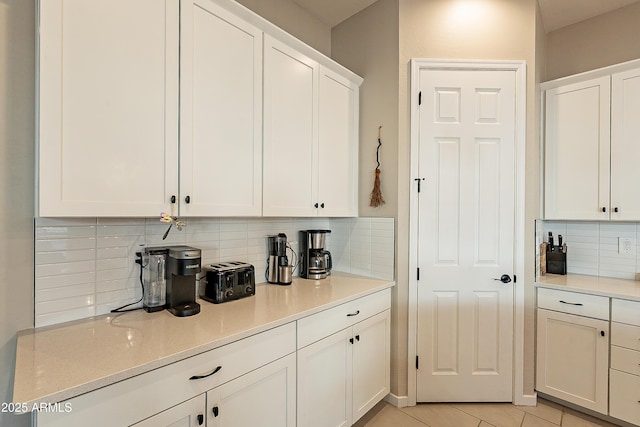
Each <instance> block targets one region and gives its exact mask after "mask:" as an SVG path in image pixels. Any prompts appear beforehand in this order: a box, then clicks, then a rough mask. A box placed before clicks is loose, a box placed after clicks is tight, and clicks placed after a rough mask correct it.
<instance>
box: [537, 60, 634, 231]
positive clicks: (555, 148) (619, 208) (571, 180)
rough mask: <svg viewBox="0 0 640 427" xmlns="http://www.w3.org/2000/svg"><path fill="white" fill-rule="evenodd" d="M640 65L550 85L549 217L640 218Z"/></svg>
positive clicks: (617, 67) (547, 132)
mask: <svg viewBox="0 0 640 427" xmlns="http://www.w3.org/2000/svg"><path fill="white" fill-rule="evenodd" d="M638 67H640V62H639V61H632V62H628V63H624V64H619V65H615V66H612V67H608V68H604V69H600V70H596V71H595V72H589V73H585V74H584V75H577V76H571V77H568V78H564V79H560V80H558V81H554V82H548V83H544V84H543V87H546V88H547V89H546V90H545V98H546V101H545V106H546V112H545V165H544V168H545V169H544V177H545V186H544V189H545V193H544V194H545V196H544V203H545V208H544V211H545V218H546V219H569V220H572V219H575V220H620V221H637V220H640V198H639V197H638V192H637V189H636V187H637V185H636V183H637V182H638V181H639V180H640V168H638V165H637V160H638V159H639V158H640V145H639V144H638V143H637V141H638V140H639V139H640V121H638V120H637V118H638V117H639V116H640V68H638Z"/></svg>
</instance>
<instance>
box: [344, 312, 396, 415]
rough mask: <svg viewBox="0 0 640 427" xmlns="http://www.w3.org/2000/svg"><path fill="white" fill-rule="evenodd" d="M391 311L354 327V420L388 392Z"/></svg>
mask: <svg viewBox="0 0 640 427" xmlns="http://www.w3.org/2000/svg"><path fill="white" fill-rule="evenodd" d="M389 313H390V311H389V310H385V311H384V312H382V313H379V314H376V315H375V316H373V317H370V318H368V319H366V320H363V321H362V322H360V323H358V324H356V325H354V327H353V336H354V344H353V422H356V421H357V420H359V419H360V417H362V416H363V415H364V414H366V413H367V412H368V411H369V410H370V409H371V408H373V407H374V406H375V405H376V403H378V402H379V401H381V400H382V399H383V398H384V397H385V396H386V395H387V394H388V393H389V385H390V377H389V375H390V366H391V361H390V322H391V316H390V314H389Z"/></svg>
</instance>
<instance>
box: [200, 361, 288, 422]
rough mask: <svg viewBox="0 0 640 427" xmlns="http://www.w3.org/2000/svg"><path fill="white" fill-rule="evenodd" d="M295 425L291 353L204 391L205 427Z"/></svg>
mask: <svg viewBox="0 0 640 427" xmlns="http://www.w3.org/2000/svg"><path fill="white" fill-rule="evenodd" d="M295 425H296V355H295V354H290V355H288V356H285V357H283V358H282V359H279V360H277V361H275V362H272V363H270V364H268V365H266V366H263V367H262V368H259V369H256V370H255V371H252V372H250V373H248V374H246V375H243V376H241V377H240V378H237V379H235V380H233V381H231V382H228V383H226V384H223V385H221V386H220V387H217V388H214V389H213V390H210V391H209V392H207V426H208V427H211V426H216V427H245V426H251V427H294V426H295Z"/></svg>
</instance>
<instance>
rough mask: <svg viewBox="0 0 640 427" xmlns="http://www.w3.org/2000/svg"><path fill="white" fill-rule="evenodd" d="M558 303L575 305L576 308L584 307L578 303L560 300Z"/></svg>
mask: <svg viewBox="0 0 640 427" xmlns="http://www.w3.org/2000/svg"><path fill="white" fill-rule="evenodd" d="M560 302H561V303H562V304H568V305H577V306H580V307H582V306H583V305H584V304H582V303H580V302H566V301H562V300H560Z"/></svg>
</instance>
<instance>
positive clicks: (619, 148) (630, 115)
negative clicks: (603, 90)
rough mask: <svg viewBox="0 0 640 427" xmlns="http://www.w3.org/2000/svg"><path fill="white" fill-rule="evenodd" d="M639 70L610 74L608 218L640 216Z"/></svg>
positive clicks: (625, 218)
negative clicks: (609, 185) (609, 196)
mask: <svg viewBox="0 0 640 427" xmlns="http://www.w3.org/2000/svg"><path fill="white" fill-rule="evenodd" d="M638 117H640V70H632V71H627V72H623V73H617V74H614V75H613V76H612V77H611V209H612V211H611V219H616V220H624V221H631V220H633V221H636V220H640V197H638V182H640V168H639V167H638V159H640V144H639V143H638V141H640V120H638Z"/></svg>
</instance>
